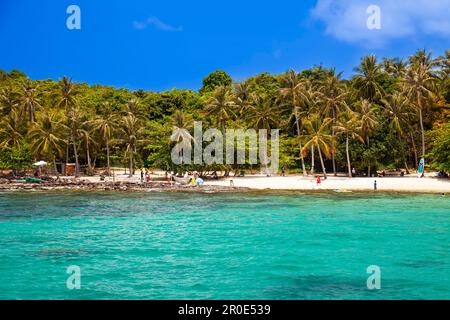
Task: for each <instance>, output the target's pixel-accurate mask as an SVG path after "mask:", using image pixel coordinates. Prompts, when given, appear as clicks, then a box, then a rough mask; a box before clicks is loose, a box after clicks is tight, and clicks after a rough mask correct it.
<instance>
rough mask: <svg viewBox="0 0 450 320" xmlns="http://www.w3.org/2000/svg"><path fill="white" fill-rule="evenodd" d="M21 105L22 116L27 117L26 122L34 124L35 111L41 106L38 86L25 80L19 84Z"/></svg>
mask: <svg viewBox="0 0 450 320" xmlns="http://www.w3.org/2000/svg"><path fill="white" fill-rule="evenodd" d="M21 89H22V92H21V97H20V100H21V104H22V107H23V112H24V114H27V115H28V121H29V122H31V123H34V122H36V109H37V108H38V107H40V106H41V99H40V97H39V96H40V92H39V86H38V85H36V84H34V83H33V82H32V81H30V80H25V81H23V82H22V84H21Z"/></svg>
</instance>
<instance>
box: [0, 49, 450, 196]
mask: <svg viewBox="0 0 450 320" xmlns="http://www.w3.org/2000/svg"><path fill="white" fill-rule="evenodd" d="M449 102H450V50H449V51H447V52H446V54H445V56H443V57H436V58H432V56H431V54H430V53H428V52H425V51H417V52H416V53H415V54H413V55H411V56H410V57H409V58H407V59H404V60H402V59H389V58H385V59H382V60H379V59H377V58H376V57H375V56H366V57H363V58H362V59H361V63H360V65H359V66H357V67H356V68H355V70H354V74H353V76H352V77H350V78H349V79H343V78H342V76H341V73H339V72H338V71H336V70H335V69H325V68H323V67H321V66H316V67H314V68H312V69H308V70H303V71H301V72H296V71H294V70H290V71H288V72H286V73H284V74H280V75H272V74H269V73H262V74H259V75H256V76H254V77H251V78H249V79H246V80H244V81H242V82H239V83H236V82H234V81H233V80H232V79H231V77H230V76H229V75H228V74H227V73H226V72H224V71H215V72H213V73H211V74H210V75H208V76H207V77H206V78H205V79H204V81H203V87H202V88H201V89H200V90H199V91H198V92H194V91H191V90H181V89H173V90H170V91H166V92H147V91H144V90H136V91H130V90H128V89H118V88H113V87H108V86H102V85H87V84H84V83H74V82H72V81H71V79H70V78H68V77H64V78H62V79H61V80H59V81H58V82H55V81H53V80H31V79H29V78H28V77H27V75H25V74H24V73H22V72H20V71H18V70H12V71H11V72H6V71H2V70H0V170H1V171H0V185H1V189H7V190H11V189H30V188H31V189H33V188H38V189H39V188H40V189H42V188H47V189H49V188H50V189H52V188H84V187H81V186H89V187H86V188H95V189H120V190H134V189H142V188H144V189H149V188H150V189H151V188H153V189H158V190H169V189H176V190H187V189H192V188H191V186H189V185H188V186H184V185H183V184H181V186H179V184H180V182H179V181H180V180H176V179H175V178H172V176H173V177H177V176H178V177H183V176H185V177H187V176H191V175H195V177H196V178H197V177H201V178H202V179H204V180H205V185H204V186H202V188H195V189H194V190H200V189H201V190H208V191H211V192H215V191H223V190H228V189H227V187H229V186H234V187H246V188H250V189H266V188H269V189H290V190H292V189H301V190H308V189H314V190H315V189H326V190H328V189H329V190H335V189H338V190H345V189H346V190H372V189H374V188H375V181H374V180H375V178H376V177H379V178H377V180H378V182H377V183H378V188H377V189H379V190H397V191H416V192H448V191H450V184H449V181H448V175H447V173H448V172H449V171H450V122H449V119H450V107H449ZM194 121H201V122H202V123H203V128H204V129H207V128H213V127H215V128H218V130H220V131H222V132H225V130H226V129H228V128H231V129H244V130H246V129H256V130H258V129H267V130H271V129H279V130H280V131H279V133H280V146H279V147H280V158H279V171H278V173H277V174H276V175H280V177H275V176H274V175H275V174H273V176H272V177H266V175H267V173H266V172H264V174H262V176H261V174H259V175H258V174H257V173H259V172H261V171H263V170H262V169H263V168H262V166H258V165H254V164H250V163H246V164H220V163H213V164H186V163H184V164H179V165H177V164H174V162H173V161H172V159H171V152H172V149H173V148H174V146H175V145H176V144H177V143H179V142H181V141H190V140H191V139H192V136H193V126H194ZM269 132H270V131H269ZM422 158H424V159H425V172H426V174H425V178H422V179H421V180H419V178H417V169H418V164H419V162H420V159H422ZM39 161H41V162H39ZM318 175H320V176H321V178H322V180H319V179H317V176H318ZM391 176H392V177H391ZM430 176H433V177H435V178H434V179H431V178H430V179H428V178H429V177H430ZM328 177H331V178H330V179H327V180H323V179H324V178H325V179H326V178H328ZM33 178H34V179H33ZM353 178H354V179H353ZM137 184H139V185H140V187H137V186H136V185H137ZM193 184H196V183H195V180H194V182H193ZM130 186H131V187H130ZM133 186H134V187H133Z"/></svg>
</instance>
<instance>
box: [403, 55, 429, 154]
mask: <svg viewBox="0 0 450 320" xmlns="http://www.w3.org/2000/svg"><path fill="white" fill-rule="evenodd" d="M434 65H435V62H434V61H432V59H431V55H430V54H427V53H426V52H425V51H423V50H420V51H418V52H417V53H416V54H415V55H414V56H412V57H411V58H410V66H409V68H408V70H407V72H406V74H405V78H404V84H405V92H406V94H407V95H408V96H409V97H410V99H411V101H412V103H413V105H414V106H415V107H416V109H417V111H418V114H419V124H420V131H421V136H422V155H421V156H422V157H424V156H425V153H426V148H425V129H424V124H423V112H424V110H425V107H426V103H427V100H429V99H431V98H432V97H433V87H434V85H435V81H436V77H435V74H434V70H433V67H434Z"/></svg>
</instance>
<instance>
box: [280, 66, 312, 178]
mask: <svg viewBox="0 0 450 320" xmlns="http://www.w3.org/2000/svg"><path fill="white" fill-rule="evenodd" d="M308 87H309V82H308V80H306V79H301V78H300V75H299V74H298V73H296V72H295V71H294V70H292V69H291V70H289V71H288V72H287V73H285V74H284V75H283V77H282V80H281V88H280V93H281V95H282V96H283V97H284V98H285V99H287V100H288V101H289V104H290V108H291V110H292V114H293V115H294V121H295V126H296V129H297V137H298V143H299V149H300V160H301V163H302V170H303V176H306V175H307V172H306V167H305V159H304V157H303V152H302V150H303V146H302V141H301V139H300V136H301V135H302V131H301V120H300V114H301V111H300V107H301V105H302V104H304V103H307V102H308V101H309V100H310V95H309V94H308V93H309V92H310V91H308Z"/></svg>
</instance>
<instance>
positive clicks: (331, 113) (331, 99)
mask: <svg viewBox="0 0 450 320" xmlns="http://www.w3.org/2000/svg"><path fill="white" fill-rule="evenodd" d="M341 76H342V72H340V73H338V74H336V73H335V71H334V69H331V70H330V72H328V74H327V77H326V78H325V80H324V81H321V83H320V86H319V89H318V103H319V104H320V107H321V112H322V114H323V115H324V117H327V118H330V119H332V127H331V135H332V136H333V137H334V136H335V132H334V126H335V123H336V120H337V117H338V115H339V114H340V113H341V112H343V111H346V110H347V109H348V106H347V103H346V101H345V99H346V96H347V90H346V87H345V85H344V84H343V83H342V82H341V80H340V77H341ZM333 141H334V140H333ZM334 149H335V148H334V146H332V150H334ZM331 161H332V163H333V174H334V175H335V176H336V175H337V172H336V161H335V159H334V153H332V154H331Z"/></svg>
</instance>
